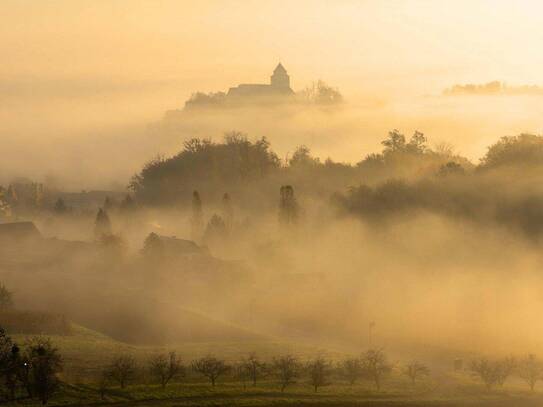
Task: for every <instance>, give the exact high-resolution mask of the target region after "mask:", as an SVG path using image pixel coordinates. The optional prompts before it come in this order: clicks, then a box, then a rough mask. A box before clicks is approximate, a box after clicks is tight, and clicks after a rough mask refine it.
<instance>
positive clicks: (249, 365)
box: [242, 353, 268, 386]
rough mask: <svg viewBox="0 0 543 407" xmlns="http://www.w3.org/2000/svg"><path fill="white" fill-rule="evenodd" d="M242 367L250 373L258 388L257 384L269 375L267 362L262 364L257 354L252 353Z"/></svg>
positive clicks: (254, 384)
mask: <svg viewBox="0 0 543 407" xmlns="http://www.w3.org/2000/svg"><path fill="white" fill-rule="evenodd" d="M242 365H243V366H245V369H246V370H247V372H248V375H249V378H250V379H251V381H252V382H253V386H256V382H257V381H258V380H259V379H260V378H262V377H264V376H265V375H266V374H267V371H268V366H267V364H266V363H265V362H261V361H260V360H259V359H258V357H257V356H256V354H254V353H251V354H250V355H249V357H248V358H247V359H244V360H243V362H242Z"/></svg>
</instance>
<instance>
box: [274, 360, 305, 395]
mask: <svg viewBox="0 0 543 407" xmlns="http://www.w3.org/2000/svg"><path fill="white" fill-rule="evenodd" d="M273 371H274V373H275V375H276V377H277V378H278V379H279V383H280V384H281V392H283V391H285V388H286V387H287V386H288V385H289V384H293V383H295V380H296V378H297V377H298V375H299V371H300V364H299V363H298V359H296V358H295V357H294V356H292V355H285V356H281V357H279V358H274V359H273Z"/></svg>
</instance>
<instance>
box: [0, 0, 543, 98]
mask: <svg viewBox="0 0 543 407" xmlns="http://www.w3.org/2000/svg"><path fill="white" fill-rule="evenodd" d="M542 8H543V6H542V5H541V3H540V2H538V1H498V0H478V1H473V0H472V1H445V0H441V1H440V0H434V1H431V0H427V1H423V0H419V1H416V0H412V1H401V0H400V1H366V0H358V1H356V0H336V1H318V0H313V1H307V0H296V1H283V0H274V1H264V0H259V1H252V0H237V1H235V0H223V1H210V0H200V1H197V2H195V1H179V0H172V1H166V0H162V1H161V0H147V1H146V0H141V1H133V0H112V1H109V0H108V1H105V0H92V1H90V0H89V1H79V0H51V1H28V0H3V1H2V2H1V4H0V13H1V15H2V25H1V26H0V49H2V51H3V54H4V57H3V63H2V64H0V74H2V75H9V76H13V75H44V76H55V77H57V76H72V77H73V76H111V77H124V78H129V79H138V80H143V79H153V80H157V79H160V78H162V79H166V80H168V79H174V80H177V81H181V82H183V83H187V82H190V81H198V82H199V83H200V84H201V87H203V88H208V89H209V90H213V89H215V88H224V87H227V86H229V85H230V84H232V83H237V82H239V81H241V80H244V81H251V80H253V81H258V80H261V78H262V76H263V75H268V74H269V70H270V66H271V65H273V63H275V62H276V61H277V60H279V59H280V60H282V61H283V62H284V63H285V65H286V66H287V68H288V69H289V71H291V72H295V73H296V76H295V78H294V79H295V82H294V86H299V87H301V86H303V85H305V82H307V81H308V80H311V79H314V78H315V77H324V78H327V79H328V80H329V81H330V82H333V83H335V84H337V85H338V86H340V87H341V88H343V89H344V88H346V87H347V86H352V85H353V84H356V85H357V87H359V88H360V89H359V90H363V89H367V88H372V89H373V88H375V87H378V86H381V85H382V86H384V87H387V86H389V87H392V86H391V85H393V87H394V88H397V86H399V84H401V85H402V86H408V85H409V86H413V85H416V86H417V87H418V88H419V90H420V91H422V92H432V91H433V90H435V88H437V89H440V88H441V87H443V86H444V85H447V84H449V83H450V82H464V81H474V82H478V81H485V80H492V79H500V80H505V81H508V82H515V83H542V82H543V69H541V68H542V66H543V53H542V52H541V43H542V42H543V41H542V40H543V29H542V28H541V27H542V26H543V24H542V23H543V10H542ZM353 88H354V87H353ZM353 90H354V89H353Z"/></svg>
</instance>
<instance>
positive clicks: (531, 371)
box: [518, 354, 543, 391]
mask: <svg viewBox="0 0 543 407" xmlns="http://www.w3.org/2000/svg"><path fill="white" fill-rule="evenodd" d="M518 367H519V376H520V377H521V378H522V379H524V381H525V382H526V383H528V385H529V386H530V390H531V391H534V388H535V385H536V384H537V382H538V381H539V380H541V379H542V378H543V365H542V363H541V361H540V360H539V359H537V357H536V356H535V355H533V354H530V355H528V356H526V357H525V358H523V359H521V360H520V363H519V366H518Z"/></svg>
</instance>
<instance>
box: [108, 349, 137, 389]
mask: <svg viewBox="0 0 543 407" xmlns="http://www.w3.org/2000/svg"><path fill="white" fill-rule="evenodd" d="M107 371H108V374H109V377H110V378H111V379H112V380H113V381H115V382H117V383H119V385H120V386H121V389H124V388H125V387H126V385H127V384H128V382H129V381H131V380H132V379H134V377H135V376H136V371H137V365H136V360H135V359H134V357H133V356H131V355H121V356H118V357H116V358H115V359H113V362H111V364H110V365H109V368H108V370H107Z"/></svg>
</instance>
